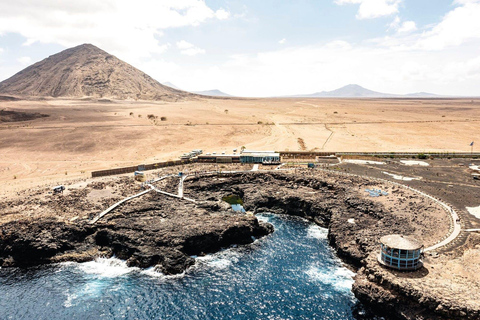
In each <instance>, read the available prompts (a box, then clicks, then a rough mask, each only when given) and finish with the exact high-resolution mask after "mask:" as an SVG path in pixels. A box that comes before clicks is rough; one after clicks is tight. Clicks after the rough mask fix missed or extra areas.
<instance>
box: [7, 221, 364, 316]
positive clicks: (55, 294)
mask: <svg viewBox="0 0 480 320" xmlns="http://www.w3.org/2000/svg"><path fill="white" fill-rule="evenodd" d="M259 218H261V219H264V220H267V221H269V222H270V223H272V224H273V225H274V226H275V232H274V233H273V234H271V235H269V236H267V237H264V238H262V239H259V240H256V241H255V242H254V243H253V244H251V245H247V246H239V247H232V248H228V249H226V250H223V251H221V252H219V253H216V254H212V255H208V256H205V257H197V262H196V264H195V266H194V267H192V268H191V269H189V270H187V272H185V273H184V274H182V275H178V276H169V277H168V276H164V275H161V274H158V273H155V272H154V271H153V270H140V269H137V268H128V267H127V266H126V264H125V263H124V262H123V261H121V260H118V259H115V258H111V259H97V260H96V261H92V262H88V263H81V264H78V263H64V264H60V265H56V266H49V267H41V268H35V269H29V270H27V271H25V270H23V271H22V270H18V269H1V270H0V293H1V299H0V319H355V314H356V311H358V310H359V309H360V310H361V308H360V307H359V304H358V302H357V300H356V299H355V297H354V296H353V294H352V292H351V285H352V283H353V280H352V276H353V273H352V272H351V271H349V270H348V269H346V268H344V267H343V266H342V264H341V263H340V261H339V260H338V259H337V258H336V257H335V256H334V253H333V252H332V250H331V248H330V247H329V246H328V242H327V240H326V234H327V232H326V230H325V229H322V228H319V227H318V226H316V225H313V224H311V223H309V222H307V221H304V220H301V219H299V218H293V217H285V216H276V215H263V216H260V217H259Z"/></svg>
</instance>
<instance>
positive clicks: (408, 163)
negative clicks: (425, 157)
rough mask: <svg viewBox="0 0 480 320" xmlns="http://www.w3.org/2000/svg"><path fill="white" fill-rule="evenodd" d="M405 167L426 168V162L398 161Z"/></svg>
mask: <svg viewBox="0 0 480 320" xmlns="http://www.w3.org/2000/svg"><path fill="white" fill-rule="evenodd" d="M400 162H401V163H403V164H404V165H406V166H421V167H428V166H429V164H428V162H425V161H417V160H400Z"/></svg>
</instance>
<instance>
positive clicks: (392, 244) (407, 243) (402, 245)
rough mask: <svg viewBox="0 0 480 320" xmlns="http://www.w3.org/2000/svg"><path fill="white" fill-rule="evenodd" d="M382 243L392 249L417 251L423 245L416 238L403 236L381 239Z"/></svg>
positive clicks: (390, 236) (393, 235) (394, 235)
mask: <svg viewBox="0 0 480 320" xmlns="http://www.w3.org/2000/svg"><path fill="white" fill-rule="evenodd" d="M380 242H381V243H383V244H384V245H386V246H387V247H389V248H392V249H402V250H417V249H420V248H421V247H423V244H422V243H421V242H420V241H418V240H417V239H415V238H412V237H409V236H404V235H401V234H390V235H387V236H383V237H381V238H380Z"/></svg>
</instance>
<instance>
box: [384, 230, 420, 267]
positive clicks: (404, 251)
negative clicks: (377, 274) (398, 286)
mask: <svg viewBox="0 0 480 320" xmlns="http://www.w3.org/2000/svg"><path fill="white" fill-rule="evenodd" d="M422 255H423V244H422V243H421V242H420V241H418V240H416V239H414V238H412V237H408V236H403V235H399V234H391V235H388V236H384V237H382V238H381V239H380V254H379V255H378V262H379V263H380V264H382V265H384V266H387V267H390V268H394V269H397V270H417V269H420V268H421V267H422V266H423V262H422Z"/></svg>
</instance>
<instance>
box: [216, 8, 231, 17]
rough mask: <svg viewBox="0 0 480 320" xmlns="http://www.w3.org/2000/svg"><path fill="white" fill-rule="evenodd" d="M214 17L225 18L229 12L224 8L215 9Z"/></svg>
mask: <svg viewBox="0 0 480 320" xmlns="http://www.w3.org/2000/svg"><path fill="white" fill-rule="evenodd" d="M215 17H217V19H218V20H225V19H228V18H229V17H230V12H228V11H225V10H224V9H218V10H217V11H215Z"/></svg>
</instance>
